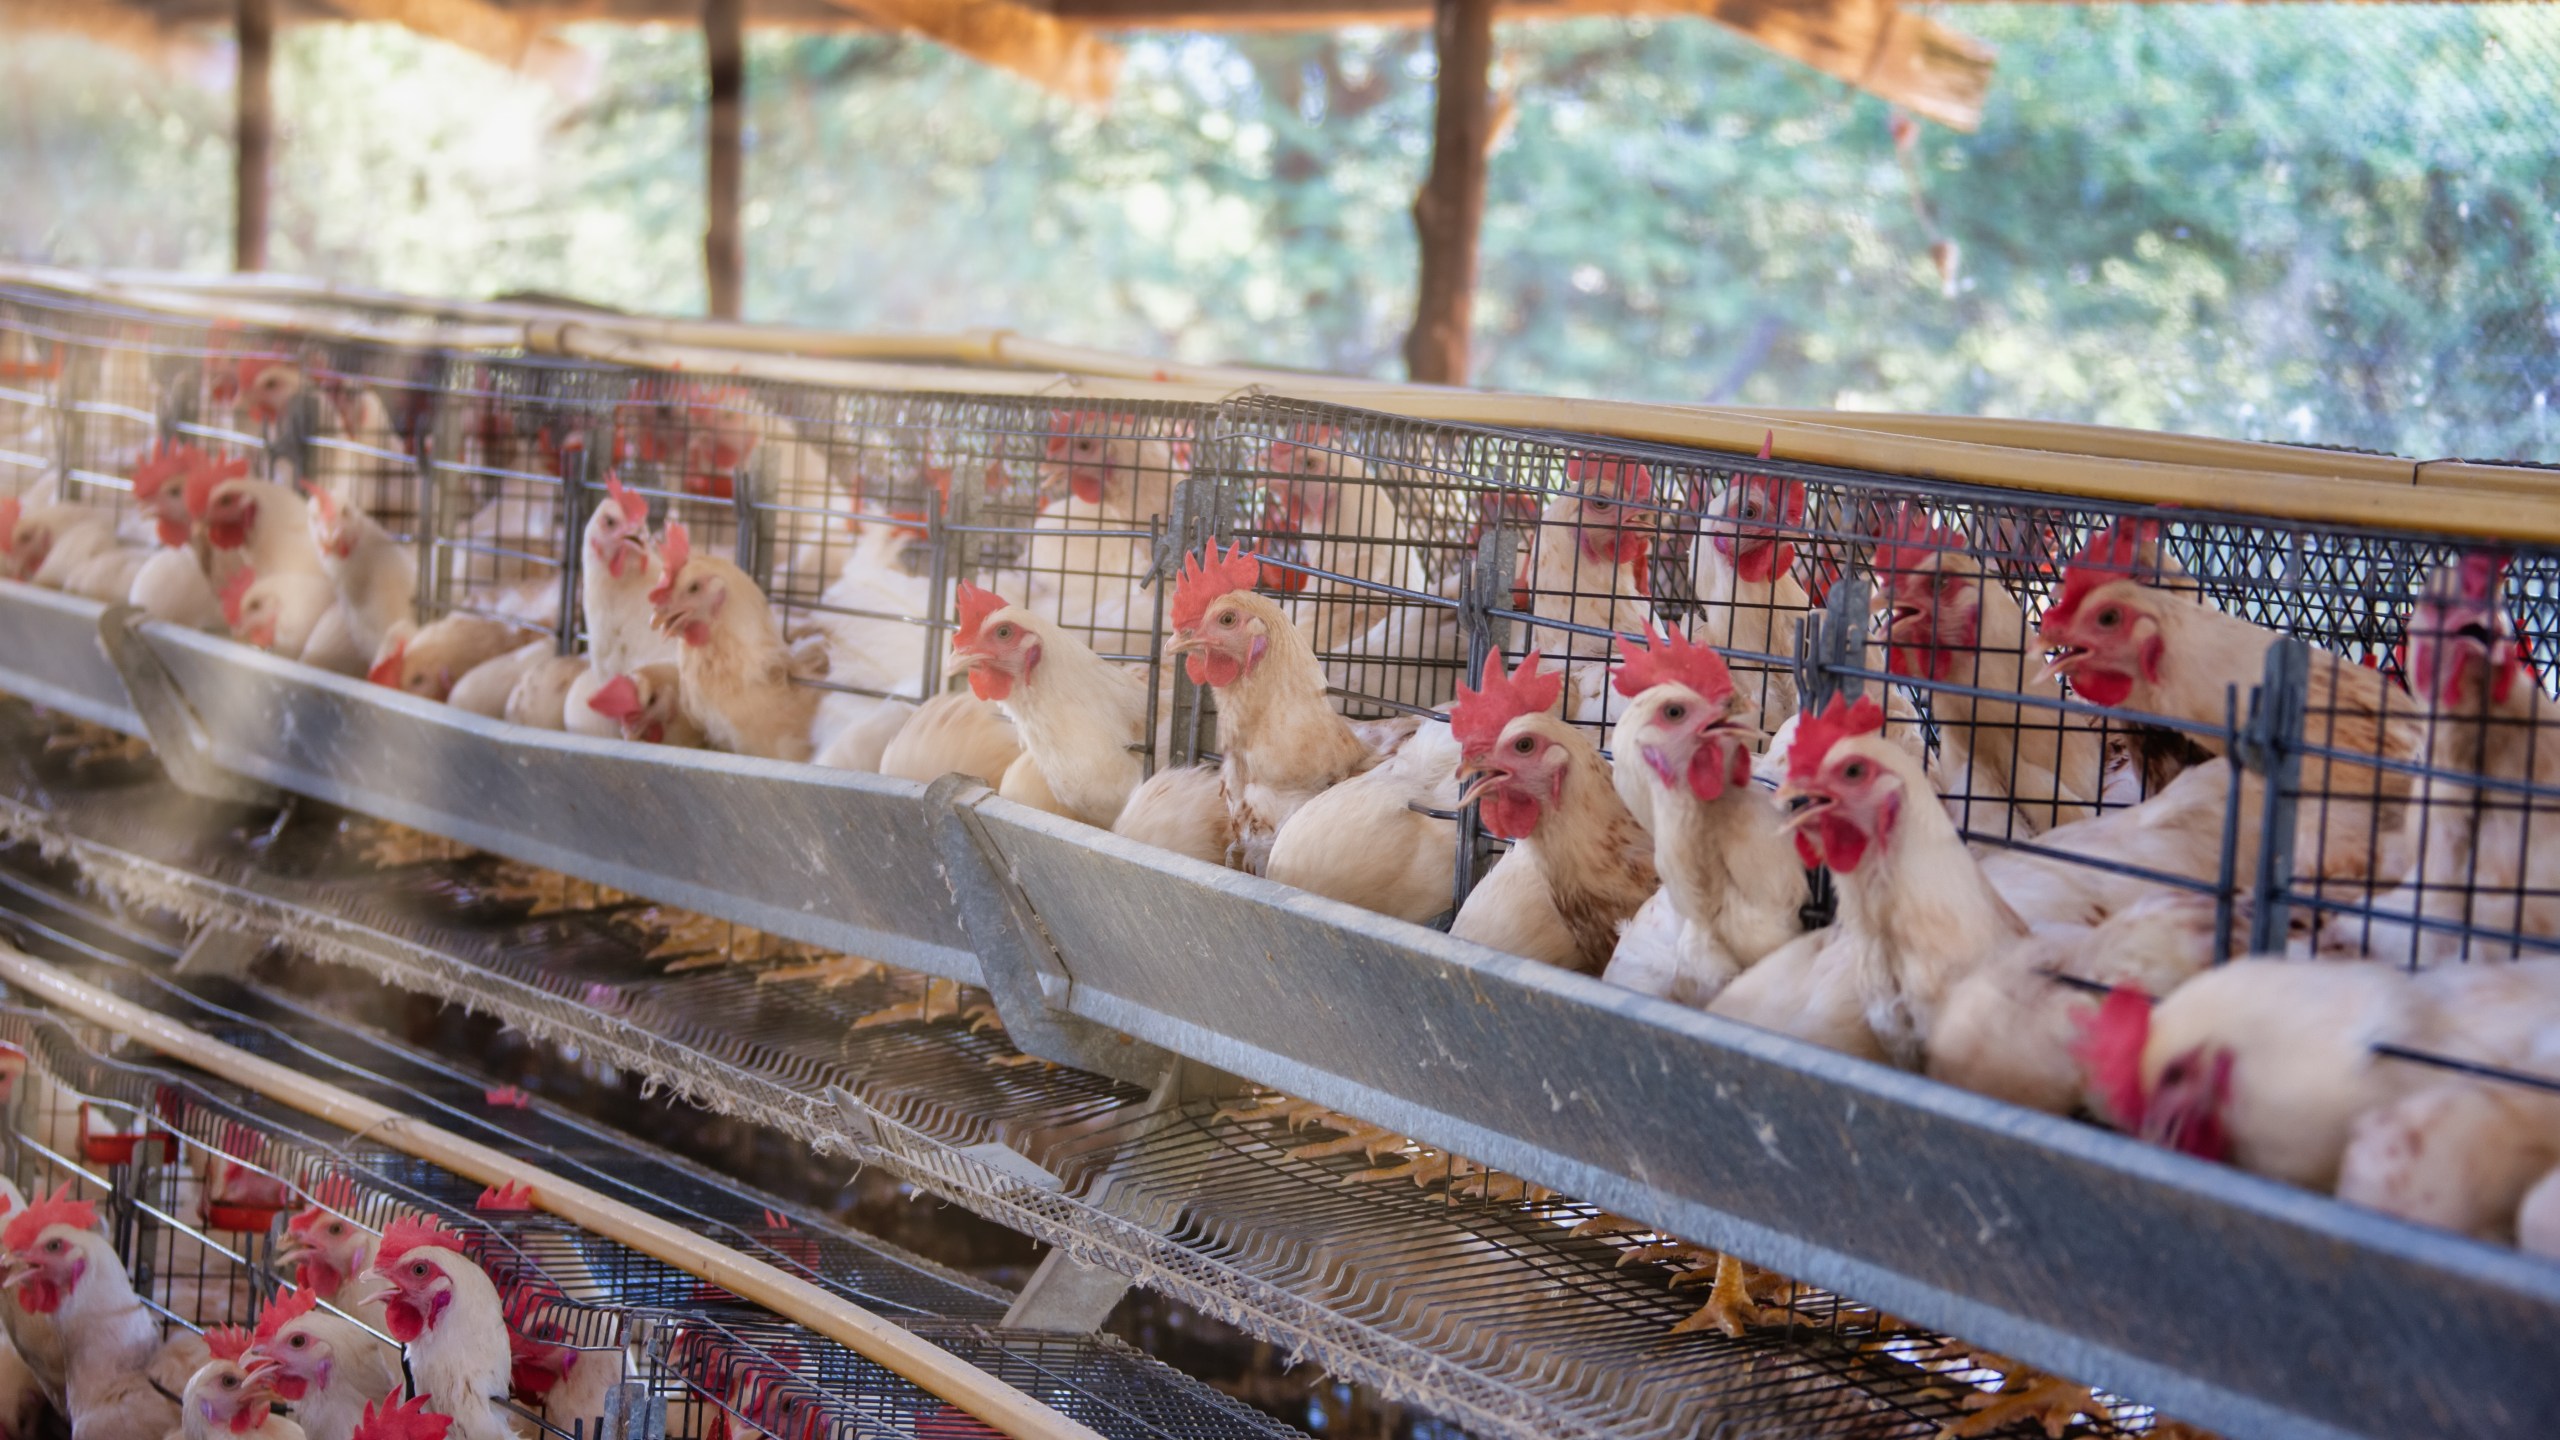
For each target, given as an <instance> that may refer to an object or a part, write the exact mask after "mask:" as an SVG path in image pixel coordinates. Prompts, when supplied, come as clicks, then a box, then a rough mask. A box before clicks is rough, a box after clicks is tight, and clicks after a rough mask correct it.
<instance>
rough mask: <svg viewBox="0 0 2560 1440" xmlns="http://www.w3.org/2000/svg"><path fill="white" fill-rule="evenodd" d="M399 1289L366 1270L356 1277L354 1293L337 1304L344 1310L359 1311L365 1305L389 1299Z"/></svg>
mask: <svg viewBox="0 0 2560 1440" xmlns="http://www.w3.org/2000/svg"><path fill="white" fill-rule="evenodd" d="M399 1288H400V1287H399V1286H397V1285H394V1284H392V1283H391V1282H390V1281H389V1280H388V1279H386V1278H384V1277H383V1276H380V1275H377V1274H375V1273H373V1272H372V1271H370V1270H368V1271H366V1272H365V1273H364V1274H363V1275H361V1276H359V1277H357V1279H356V1289H355V1293H354V1294H352V1295H349V1296H347V1297H346V1298H345V1299H344V1300H342V1301H340V1302H339V1303H340V1305H341V1307H342V1308H344V1309H348V1310H360V1309H362V1308H364V1307H365V1306H367V1305H372V1304H376V1303H378V1302H380V1301H384V1300H388V1299H390V1298H391V1296H392V1293H393V1292H394V1291H396V1290H398V1289H399Z"/></svg>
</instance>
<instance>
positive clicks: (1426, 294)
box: [1404, 0, 1493, 385]
mask: <svg viewBox="0 0 2560 1440" xmlns="http://www.w3.org/2000/svg"><path fill="white" fill-rule="evenodd" d="M1431 38H1432V43H1433V45H1434V47H1435V48H1436V49H1437V50H1438V51H1439V56H1440V79H1439V95H1438V113H1437V116H1436V118H1435V119H1434V120H1433V122H1432V127H1431V174H1430V175H1429V176H1428V177H1427V178H1425V179H1424V180H1423V182H1422V191H1421V193H1420V194H1418V195H1416V196H1415V197H1414V201H1413V229H1414V233H1415V235H1416V236H1417V237H1418V238H1419V239H1420V240H1421V242H1422V275H1421V282H1420V284H1419V285H1418V286H1417V293H1416V294H1415V297H1414V305H1413V330H1412V333H1410V334H1408V335H1407V336H1405V341H1404V363H1405V369H1406V371H1407V373H1409V374H1410V375H1411V376H1412V377H1413V378H1414V379H1416V380H1419V381H1423V382H1425V383H1428V384H1436V385H1464V384H1466V383H1467V338H1468V335H1469V332H1470V331H1471V330H1472V329H1473V327H1474V322H1475V307H1476V240H1477V233H1478V231H1479V230H1481V229H1482V228H1483V224H1484V174H1485V160H1486V156H1485V152H1486V150H1487V149H1489V148H1490V147H1491V144H1492V141H1493V112H1492V107H1491V105H1490V104H1489V103H1488V92H1489V91H1490V89H1491V87H1492V78H1491V71H1492V69H1493V0H1433V5H1432V8H1431Z"/></svg>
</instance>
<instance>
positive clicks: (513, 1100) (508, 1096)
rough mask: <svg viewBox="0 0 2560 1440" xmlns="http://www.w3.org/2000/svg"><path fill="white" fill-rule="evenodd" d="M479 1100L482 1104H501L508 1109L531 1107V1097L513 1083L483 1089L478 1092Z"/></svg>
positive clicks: (526, 1108) (528, 1108)
mask: <svg viewBox="0 0 2560 1440" xmlns="http://www.w3.org/2000/svg"><path fill="white" fill-rule="evenodd" d="M480 1100H481V1103H482V1104H486V1105H497V1106H502V1107H504V1108H506V1109H509V1110H530V1109H532V1108H533V1097H532V1096H530V1095H527V1094H526V1093H524V1091H523V1090H521V1089H519V1088H517V1087H516V1086H513V1085H500V1086H498V1087H496V1088H495V1089H491V1090H484V1091H482V1092H480Z"/></svg>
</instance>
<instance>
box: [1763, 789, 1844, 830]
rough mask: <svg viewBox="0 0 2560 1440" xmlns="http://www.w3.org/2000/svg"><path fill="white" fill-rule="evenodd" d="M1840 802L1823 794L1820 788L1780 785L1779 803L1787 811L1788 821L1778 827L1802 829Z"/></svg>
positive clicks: (1782, 828)
mask: <svg viewBox="0 0 2560 1440" xmlns="http://www.w3.org/2000/svg"><path fill="white" fill-rule="evenodd" d="M1838 803H1840V802H1838V801H1836V800H1834V799H1832V798H1831V797H1830V796H1828V795H1825V794H1823V793H1822V792H1821V791H1819V790H1807V789H1802V788H1799V787H1797V786H1795V785H1781V786H1779V787H1778V804H1779V806H1780V807H1781V808H1782V809H1784V810H1785V811H1786V812H1787V818H1786V823H1784V824H1783V825H1781V826H1779V827H1778V828H1779V829H1781V830H1801V829H1803V828H1804V827H1805V826H1807V825H1810V824H1812V823H1813V822H1814V821H1815V820H1816V819H1818V818H1820V817H1821V815H1822V813H1823V812H1824V811H1826V810H1829V809H1830V808H1831V807H1832V806H1834V805H1837V804H1838Z"/></svg>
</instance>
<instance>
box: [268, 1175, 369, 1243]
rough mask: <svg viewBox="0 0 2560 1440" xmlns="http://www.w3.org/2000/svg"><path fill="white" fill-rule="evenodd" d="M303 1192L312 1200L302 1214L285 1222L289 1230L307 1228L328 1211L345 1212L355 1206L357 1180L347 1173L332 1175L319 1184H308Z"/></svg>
mask: <svg viewBox="0 0 2560 1440" xmlns="http://www.w3.org/2000/svg"><path fill="white" fill-rule="evenodd" d="M302 1193H303V1195H304V1197H305V1198H306V1199H308V1200H309V1201H310V1203H309V1204H308V1205H306V1206H305V1207H304V1208H303V1211H302V1213H301V1214H299V1215H296V1216H294V1217H293V1218H292V1219H290V1220H287V1221H286V1222H284V1224H285V1228H286V1229H288V1230H297V1231H299V1230H307V1229H309V1228H311V1226H312V1225H313V1224H315V1223H317V1222H318V1220H319V1219H320V1216H321V1215H322V1214H323V1213H324V1212H327V1211H339V1212H344V1211H347V1210H351V1209H354V1208H355V1203H356V1182H355V1181H354V1180H352V1179H350V1178H349V1177H347V1176H345V1175H331V1176H328V1177H326V1178H324V1179H322V1180H321V1181H320V1183H319V1184H317V1185H306V1186H304V1187H303V1190H302Z"/></svg>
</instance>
